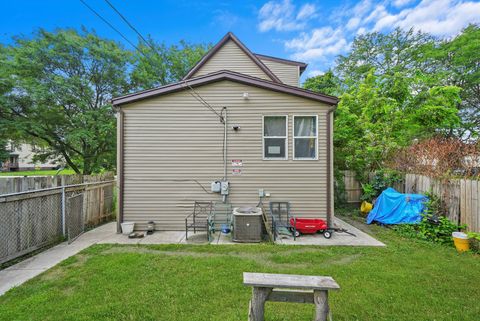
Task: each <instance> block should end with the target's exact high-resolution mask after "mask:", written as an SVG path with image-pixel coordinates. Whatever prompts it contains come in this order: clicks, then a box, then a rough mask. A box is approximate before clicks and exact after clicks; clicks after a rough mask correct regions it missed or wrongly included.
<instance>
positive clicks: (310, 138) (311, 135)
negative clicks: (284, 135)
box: [293, 116, 318, 159]
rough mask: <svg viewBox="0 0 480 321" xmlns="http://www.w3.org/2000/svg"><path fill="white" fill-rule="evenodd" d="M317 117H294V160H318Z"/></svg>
mask: <svg viewBox="0 0 480 321" xmlns="http://www.w3.org/2000/svg"><path fill="white" fill-rule="evenodd" d="M317 140H318V128H317V116H293V158H294V159H317V145H318V144H317Z"/></svg>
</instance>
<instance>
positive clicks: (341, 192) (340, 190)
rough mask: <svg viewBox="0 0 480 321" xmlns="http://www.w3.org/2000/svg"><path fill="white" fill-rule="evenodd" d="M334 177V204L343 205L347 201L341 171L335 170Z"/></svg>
mask: <svg viewBox="0 0 480 321" xmlns="http://www.w3.org/2000/svg"><path fill="white" fill-rule="evenodd" d="M334 177H335V186H334V187H335V190H334V198H335V204H345V203H346V200H347V195H346V191H345V180H344V174H343V172H342V171H339V170H335V171H334Z"/></svg>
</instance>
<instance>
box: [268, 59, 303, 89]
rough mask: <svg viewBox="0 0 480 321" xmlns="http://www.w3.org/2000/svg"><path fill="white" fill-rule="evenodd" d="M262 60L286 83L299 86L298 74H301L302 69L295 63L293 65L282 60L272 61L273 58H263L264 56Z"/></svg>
mask: <svg viewBox="0 0 480 321" xmlns="http://www.w3.org/2000/svg"><path fill="white" fill-rule="evenodd" d="M260 60H261V61H262V62H263V64H264V65H265V66H267V67H268V69H270V70H271V71H272V72H273V73H274V74H275V76H277V77H278V79H280V80H281V81H282V82H283V83H284V84H287V85H290V86H296V87H298V81H299V80H298V79H299V78H298V76H299V73H300V70H299V67H298V66H294V65H291V64H284V63H281V62H277V61H272V60H268V59H262V58H260Z"/></svg>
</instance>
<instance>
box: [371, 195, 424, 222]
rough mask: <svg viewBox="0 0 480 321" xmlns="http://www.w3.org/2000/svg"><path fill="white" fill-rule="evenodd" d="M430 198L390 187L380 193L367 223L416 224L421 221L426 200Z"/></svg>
mask: <svg viewBox="0 0 480 321" xmlns="http://www.w3.org/2000/svg"><path fill="white" fill-rule="evenodd" d="M427 200H428V198H427V197H426V196H425V195H420V194H402V193H399V192H397V191H396V190H395V189H393V188H391V187H389V188H387V189H386V190H384V191H383V192H382V194H380V196H379V197H378V198H377V201H376V202H375V206H374V208H373V210H372V211H371V212H370V213H369V214H368V216H367V224H370V223H372V222H373V221H376V222H379V223H383V224H415V223H418V222H420V221H421V219H422V216H421V214H422V212H423V209H424V202H426V201H427Z"/></svg>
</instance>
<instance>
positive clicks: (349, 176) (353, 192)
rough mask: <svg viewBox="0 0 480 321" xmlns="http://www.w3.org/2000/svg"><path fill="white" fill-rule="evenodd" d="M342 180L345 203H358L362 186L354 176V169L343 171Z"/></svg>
mask: <svg viewBox="0 0 480 321" xmlns="http://www.w3.org/2000/svg"><path fill="white" fill-rule="evenodd" d="M343 181H344V183H345V201H346V202H347V203H359V202H360V197H362V186H361V185H360V182H359V181H357V179H356V178H355V172H354V171H343Z"/></svg>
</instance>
